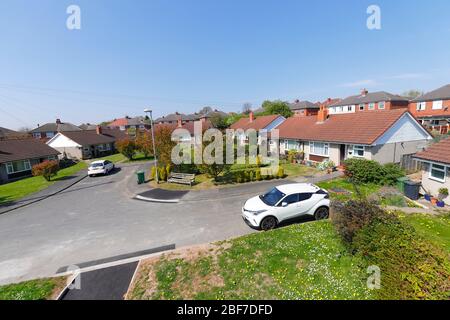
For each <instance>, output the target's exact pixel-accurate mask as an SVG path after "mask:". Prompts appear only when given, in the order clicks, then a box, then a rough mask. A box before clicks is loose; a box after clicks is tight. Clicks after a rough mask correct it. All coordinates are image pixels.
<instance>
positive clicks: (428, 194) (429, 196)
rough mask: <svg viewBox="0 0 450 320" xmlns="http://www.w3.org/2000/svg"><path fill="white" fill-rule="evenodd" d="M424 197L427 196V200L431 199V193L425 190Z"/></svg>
mask: <svg viewBox="0 0 450 320" xmlns="http://www.w3.org/2000/svg"><path fill="white" fill-rule="evenodd" d="M424 190H425V188H424ZM423 197H424V198H425V200H427V201H431V194H430V193H429V192H428V191H427V190H425V194H424V195H423Z"/></svg>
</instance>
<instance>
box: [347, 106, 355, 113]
mask: <svg viewBox="0 0 450 320" xmlns="http://www.w3.org/2000/svg"><path fill="white" fill-rule="evenodd" d="M355 109H356V106H355V105H351V106H349V110H348V111H349V112H355Z"/></svg>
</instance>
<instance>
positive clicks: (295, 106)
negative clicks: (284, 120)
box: [289, 100, 320, 117]
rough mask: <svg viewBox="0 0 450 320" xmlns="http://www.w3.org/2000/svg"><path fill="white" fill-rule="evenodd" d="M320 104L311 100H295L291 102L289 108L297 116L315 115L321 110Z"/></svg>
mask: <svg viewBox="0 0 450 320" xmlns="http://www.w3.org/2000/svg"><path fill="white" fill-rule="evenodd" d="M319 107H320V106H319V105H318V104H316V103H312V102H310V101H300V100H295V101H294V102H293V103H290V104H289V108H290V109H291V110H292V111H293V112H294V115H296V116H306V117H307V116H315V115H317V113H318V112H319Z"/></svg>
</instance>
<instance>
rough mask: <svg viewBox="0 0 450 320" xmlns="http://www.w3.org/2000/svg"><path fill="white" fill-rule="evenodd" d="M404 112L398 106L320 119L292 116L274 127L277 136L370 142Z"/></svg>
mask: <svg viewBox="0 0 450 320" xmlns="http://www.w3.org/2000/svg"><path fill="white" fill-rule="evenodd" d="M406 112H407V111H406V110H404V109H398V110H386V111H378V112H358V113H352V114H342V115H331V116H329V118H328V119H327V120H326V121H324V122H322V123H318V122H317V116H310V117H292V118H289V119H287V120H286V121H285V122H283V123H282V124H281V125H280V126H278V127H277V129H278V130H279V137H280V138H287V139H298V140H305V141H326V142H343V143H344V142H345V143H355V144H356V143H357V144H365V145H370V144H373V143H374V142H375V141H376V140H377V139H378V138H379V137H380V136H381V135H383V133H385V132H386V131H387V130H388V129H389V128H390V127H391V126H392V125H393V124H394V123H395V122H396V121H397V120H398V119H400V117H401V116H403V115H404V114H405V113H406Z"/></svg>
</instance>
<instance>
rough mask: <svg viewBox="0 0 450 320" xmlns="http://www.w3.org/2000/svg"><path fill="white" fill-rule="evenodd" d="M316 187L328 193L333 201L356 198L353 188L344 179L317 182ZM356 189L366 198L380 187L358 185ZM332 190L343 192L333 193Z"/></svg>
mask: <svg viewBox="0 0 450 320" xmlns="http://www.w3.org/2000/svg"><path fill="white" fill-rule="evenodd" d="M317 185H318V186H319V187H321V188H323V189H326V190H328V191H330V196H331V199H333V200H339V201H345V200H350V199H354V198H356V197H357V192H356V190H355V186H354V185H353V184H352V183H351V182H349V181H347V180H346V179H345V178H339V179H334V180H330V181H324V182H319V183H317ZM357 188H358V190H359V192H360V193H361V194H362V195H363V196H365V197H367V196H370V195H371V194H374V193H376V192H378V190H380V188H381V186H379V185H376V184H363V185H358V186H357ZM333 190H338V191H341V190H343V191H344V192H333Z"/></svg>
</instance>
